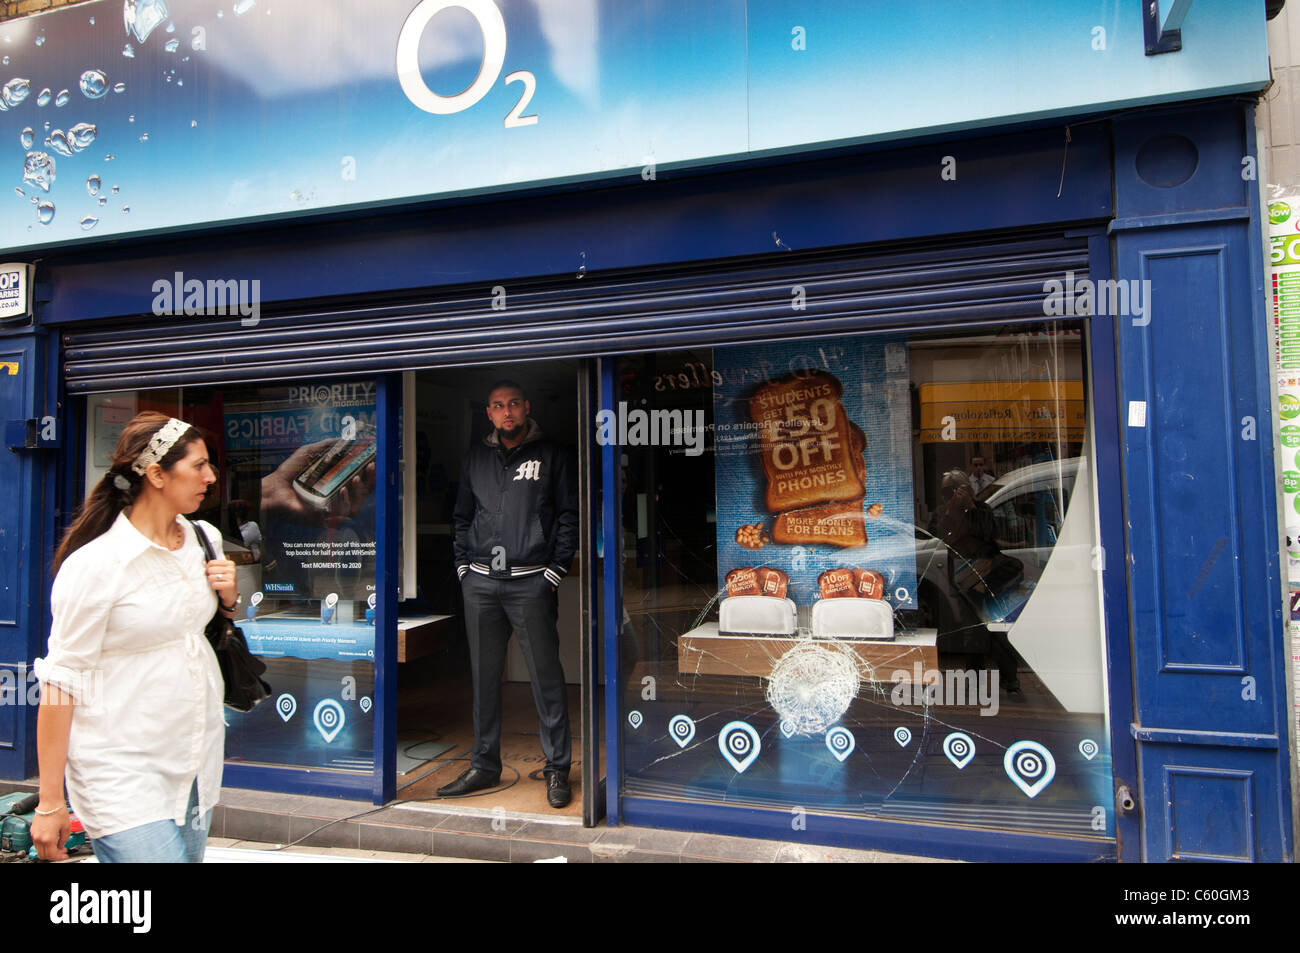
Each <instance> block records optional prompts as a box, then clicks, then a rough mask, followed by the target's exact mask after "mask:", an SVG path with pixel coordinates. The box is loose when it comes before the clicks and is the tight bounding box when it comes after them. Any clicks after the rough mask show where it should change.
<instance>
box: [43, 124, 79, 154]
mask: <svg viewBox="0 0 1300 953" xmlns="http://www.w3.org/2000/svg"><path fill="white" fill-rule="evenodd" d="M45 144H46V145H47V146H49V147H50V148H51V149H53V150H54V151H55V152H57V153H58V154H59V155H61V156H70V155H72V152H73V149H72V145H71V144H70V143H69V142H68V134H67V133H66V132H64V131H63V130H62V129H55V130H54V131H53V132H52V133H50V134H49V136H48V137H47V138H46V140H45Z"/></svg>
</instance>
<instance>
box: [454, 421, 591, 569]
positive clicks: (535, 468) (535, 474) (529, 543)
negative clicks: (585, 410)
mask: <svg viewBox="0 0 1300 953" xmlns="http://www.w3.org/2000/svg"><path fill="white" fill-rule="evenodd" d="M526 428H527V429H526V431H525V434H524V440H523V443H521V444H520V445H519V446H517V447H515V449H513V450H507V449H506V448H505V447H503V446H502V445H501V442H500V440H499V439H498V438H497V434H496V431H495V430H494V431H493V432H492V433H490V434H488V435H487V437H485V438H484V439H483V442H482V443H476V444H475V445H473V446H472V447H470V449H469V452H468V453H466V454H465V459H464V462H463V463H462V464H461V473H460V491H459V493H458V494H457V496H456V509H455V512H454V513H453V515H452V523H453V525H454V527H455V541H454V544H453V546H454V555H455V563H456V574H457V575H458V576H459V577H460V578H462V579H463V578H464V577H465V573H466V572H468V571H470V566H471V564H473V565H474V569H475V571H477V572H486V573H488V574H489V575H492V576H498V577H502V578H506V577H510V576H512V575H513V576H517V575H523V574H528V573H532V572H537V571H540V570H542V569H544V570H545V573H546V577H547V579H549V580H550V581H551V584H552V585H559V582H560V580H561V579H562V578H563V577H564V575H565V573H567V572H568V571H569V566H570V565H571V564H572V563H573V556H574V554H575V553H576V552H577V550H578V478H577V477H578V475H577V468H576V465H575V463H574V461H573V460H572V458H571V455H570V453H569V451H568V450H566V449H565V448H564V447H561V446H560V445H559V444H557V443H555V442H554V441H553V440H551V439H550V438H548V437H546V436H545V435H544V434H543V433H542V430H541V428H540V427H538V426H537V424H536V423H535V422H534V421H533V419H532V418H531V417H530V418H529V419H528V422H527V424H526Z"/></svg>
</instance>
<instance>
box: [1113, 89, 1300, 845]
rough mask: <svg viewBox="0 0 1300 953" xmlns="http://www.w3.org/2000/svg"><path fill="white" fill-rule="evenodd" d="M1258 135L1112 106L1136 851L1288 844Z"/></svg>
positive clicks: (1228, 110)
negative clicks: (1125, 304) (1255, 160)
mask: <svg viewBox="0 0 1300 953" xmlns="http://www.w3.org/2000/svg"><path fill="white" fill-rule="evenodd" d="M1253 132H1254V124H1253V114H1252V109H1251V107H1249V106H1242V105H1236V104H1231V105H1225V106H1222V107H1219V108H1215V109H1211V110H1207V109H1201V110H1197V111H1191V110H1170V111H1168V112H1164V113H1157V114H1148V115H1143V116H1138V117H1133V118H1126V119H1120V120H1117V121H1116V123H1115V196H1116V217H1115V219H1114V220H1113V221H1112V222H1111V226H1110V232H1111V236H1112V243H1113V248H1114V255H1115V262H1116V278H1117V279H1119V281H1120V282H1121V283H1122V284H1123V285H1124V286H1125V287H1124V289H1122V290H1125V291H1127V292H1128V294H1129V303H1130V308H1129V310H1128V313H1120V314H1119V315H1117V318H1116V324H1117V337H1118V352H1119V376H1120V383H1119V398H1120V412H1121V418H1122V420H1123V422H1124V424H1125V425H1126V426H1125V427H1124V439H1123V443H1124V476H1125V505H1126V525H1127V527H1128V550H1127V553H1126V556H1127V559H1126V565H1127V570H1128V576H1129V598H1130V602H1129V606H1130V613H1131V625H1132V638H1133V687H1134V699H1135V710H1136V711H1135V717H1134V721H1133V724H1132V726H1131V729H1130V730H1131V733H1132V735H1133V737H1134V739H1135V740H1136V742H1137V748H1138V785H1139V788H1138V790H1137V791H1136V792H1135V793H1136V795H1137V811H1139V812H1140V821H1141V830H1142V856H1143V859H1144V860H1148V861H1165V860H1237V861H1250V860H1270V861H1278V860H1290V859H1291V858H1292V856H1293V836H1294V834H1293V831H1292V824H1291V806H1290V790H1291V787H1290V752H1289V749H1288V744H1287V734H1288V733H1287V718H1289V717H1290V716H1289V711H1290V706H1289V704H1288V700H1287V696H1286V690H1285V685H1286V670H1285V666H1286V663H1287V655H1288V654H1289V653H1287V652H1286V650H1285V649H1286V643H1285V636H1286V630H1285V628H1284V621H1283V615H1282V586H1281V577H1280V566H1279V550H1280V540H1279V536H1278V526H1277V517H1276V495H1277V486H1276V476H1275V470H1274V460H1273V440H1272V435H1273V432H1274V421H1273V414H1272V408H1271V406H1270V377H1271V376H1272V373H1273V371H1272V361H1271V355H1270V354H1269V352H1268V346H1267V342H1268V334H1267V326H1266V324H1265V321H1266V320H1267V315H1266V312H1265V308H1264V297H1263V287H1264V286H1263V261H1262V254H1261V250H1260V248H1261V246H1260V234H1261V233H1260V217H1259V213H1260V210H1259V200H1258V191H1257V183H1256V182H1255V181H1254V180H1253V175H1252V176H1250V177H1247V176H1248V175H1249V170H1250V169H1251V167H1252V164H1251V163H1248V162H1244V161H1243V160H1244V159H1245V158H1246V157H1249V156H1253V155H1254V146H1255V144H1254V135H1253ZM1243 170H1245V171H1243ZM1135 296H1140V297H1135ZM1111 300H1112V302H1114V301H1117V300H1118V301H1121V302H1122V300H1123V299H1122V298H1119V297H1112V298H1111ZM1135 301H1138V302H1141V303H1142V307H1141V308H1139V307H1135V306H1133V305H1134V302H1135Z"/></svg>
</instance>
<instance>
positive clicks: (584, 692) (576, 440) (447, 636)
mask: <svg viewBox="0 0 1300 953" xmlns="http://www.w3.org/2000/svg"><path fill="white" fill-rule="evenodd" d="M585 375H586V369H585V367H584V366H583V364H582V362H579V361H576V360H568V361H547V362H529V363H513V364H508V365H506V364H503V365H491V366H482V367H468V368H448V369H434V370H427V371H418V372H415V373H413V374H412V375H410V377H411V378H413V380H408V382H407V384H406V387H405V388H404V390H405V397H404V402H403V414H404V417H403V429H404V437H405V441H406V442H409V446H410V448H411V449H410V451H409V452H410V453H411V458H410V459H409V460H407V461H406V462H405V466H404V469H405V473H406V475H407V476H406V486H405V487H404V491H403V492H404V494H405V493H411V494H413V499H412V500H410V501H408V500H406V499H405V498H404V500H403V509H404V512H405V514H406V515H405V517H404V520H403V522H404V533H411V532H413V534H414V545H413V546H412V545H410V543H409V541H404V544H403V556H404V559H403V562H404V566H403V573H402V575H403V582H404V589H403V591H402V601H401V603H400V606H399V633H398V705H397V708H398V711H397V791H398V799H399V800H403V801H411V802H420V803H427V804H429V805H433V806H436V807H438V808H440V809H451V810H457V811H462V810H463V811H464V812H465V813H466V814H492V815H497V814H500V813H501V812H504V814H505V815H506V816H518V815H537V816H545V817H549V818H557V819H558V818H567V819H572V820H573V821H574V822H577V821H578V820H580V819H581V820H584V821H585V822H586V823H588V824H592V823H595V821H596V820H597V814H596V805H597V803H598V799H597V798H595V797H593V796H591V792H587V788H588V786H589V785H590V783H591V781H590V778H591V777H593V776H594V777H596V778H599V776H600V773H601V772H600V764H601V761H600V758H599V756H597V757H596V758H595V763H594V764H592V763H590V759H589V752H590V751H591V750H593V745H592V744H589V742H591V741H593V740H594V738H593V737H592V732H593V730H594V729H593V728H592V726H591V725H590V724H589V722H590V721H591V717H590V713H592V712H594V711H599V710H600V707H599V705H600V702H599V699H598V697H597V695H596V694H595V693H596V692H598V691H599V687H598V686H592V685H590V684H588V683H589V682H590V681H594V679H587V678H584V671H585V670H586V669H587V667H588V666H587V659H588V658H589V656H588V649H587V648H586V647H588V646H591V632H590V627H589V625H587V624H585V622H584V620H586V619H590V617H591V613H590V612H589V611H588V610H587V606H588V605H589V599H590V595H589V593H587V591H586V589H587V575H588V571H587V570H588V566H589V562H588V558H589V554H588V553H587V552H586V549H587V546H586V545H585V541H586V540H587V539H588V538H589V537H590V532H589V523H588V521H589V519H590V517H589V510H590V509H591V507H589V506H587V505H583V507H582V511H581V514H580V520H581V524H582V525H581V526H580V539H581V541H582V542H580V545H579V551H578V555H577V557H576V558H575V560H574V563H573V566H572V567H571V568H570V571H569V573H568V575H567V576H566V577H565V579H564V580H563V581H562V582H561V584H560V586H559V589H558V597H559V621H558V629H559V636H560V661H561V664H562V666H563V669H564V674H565V681H566V695H567V699H568V706H569V720H570V725H571V730H572V735H573V765H572V769H571V772H570V776H569V780H570V785H571V787H572V790H573V800H572V801H571V802H570V804H569V805H568V807H566V808H563V809H560V810H556V809H554V808H551V807H550V806H549V805H548V804H547V801H546V782H545V777H544V776H543V774H542V769H543V767H544V766H545V763H546V761H545V757H544V755H543V754H542V749H541V744H540V741H539V737H538V716H537V710H536V707H535V704H534V701H533V693H532V688H531V684H530V680H529V671H528V666H527V664H526V662H525V660H524V656H523V653H522V652H521V651H520V648H519V644H518V640H517V639H516V638H514V637H513V636H512V637H511V639H510V642H509V647H508V654H507V657H506V666H505V676H504V684H503V685H502V735H501V756H502V769H503V770H502V776H501V784H500V785H499V786H498V787H496V788H493V789H490V790H488V791H484V792H476V793H475V794H471V795H468V796H465V797H462V798H454V799H440V798H438V797H437V793H436V792H437V789H438V788H439V787H441V786H442V785H444V784H447V783H449V782H450V781H452V780H454V779H455V778H456V777H457V776H459V774H460V773H461V772H462V771H463V770H465V768H466V767H468V766H469V755H470V751H471V749H472V746H473V742H474V725H473V705H472V702H473V691H472V686H471V667H470V657H469V650H468V645H467V640H466V633H465V625H464V606H463V599H462V595H461V586H460V582H459V580H458V579H457V577H456V572H455V568H454V564H453V552H452V540H453V533H454V527H453V510H454V507H455V503H456V496H457V491H458V489H459V482H460V477H461V464H462V459H463V456H464V454H465V453H466V451H467V449H468V448H469V447H470V446H471V443H472V442H477V441H482V440H483V438H484V437H485V436H487V435H488V434H489V433H490V432H491V430H492V425H491V423H490V421H489V420H488V418H487V415H486V413H485V407H486V403H487V396H488V392H489V390H490V388H491V387H492V385H493V384H494V383H495V382H497V381H499V380H502V379H509V380H513V381H517V382H518V383H519V384H520V385H521V386H522V387H523V388H524V389H525V392H526V396H527V398H528V400H529V402H530V405H531V413H530V416H531V417H532V419H533V420H534V421H535V422H536V424H537V426H539V427H540V428H541V429H542V431H543V432H544V433H545V434H546V435H547V436H548V437H550V438H551V439H553V440H555V441H556V442H557V443H559V444H560V445H561V446H563V447H564V448H565V449H566V450H568V451H569V452H570V453H572V454H573V457H574V460H575V465H576V466H577V468H578V469H579V471H581V470H582V464H581V461H582V456H583V454H582V441H583V440H585V439H588V436H589V435H588V431H587V430H586V429H584V428H582V427H581V426H580V424H581V420H582V419H583V417H582V414H583V412H584V410H583V408H582V406H581V405H582V403H583V401H582V393H583V392H584V391H583V387H584V382H585V379H586V378H585ZM406 414H410V415H411V416H410V418H409V419H408V418H407V417H406V416H405V415H406ZM404 455H405V452H404ZM580 476H581V479H580V496H582V497H583V499H584V500H585V499H586V494H587V492H588V487H589V485H590V480H589V479H587V475H586V474H581V473H580ZM410 559H413V560H414V571H413V572H411V571H409V570H407V569H406V567H405V562H406V560H410ZM412 584H413V591H411V589H412ZM588 693H590V694H588ZM584 794H585V795H586V796H584ZM584 804H585V809H584Z"/></svg>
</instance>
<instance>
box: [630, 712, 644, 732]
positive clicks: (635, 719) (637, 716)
mask: <svg viewBox="0 0 1300 953" xmlns="http://www.w3.org/2000/svg"><path fill="white" fill-rule="evenodd" d="M641 720H642V719H641V713H640V712H639V711H630V712H628V713H627V723H628V724H629V725H631V726H632V728H633V729H634V730H635V729H637V728H640V727H641Z"/></svg>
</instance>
